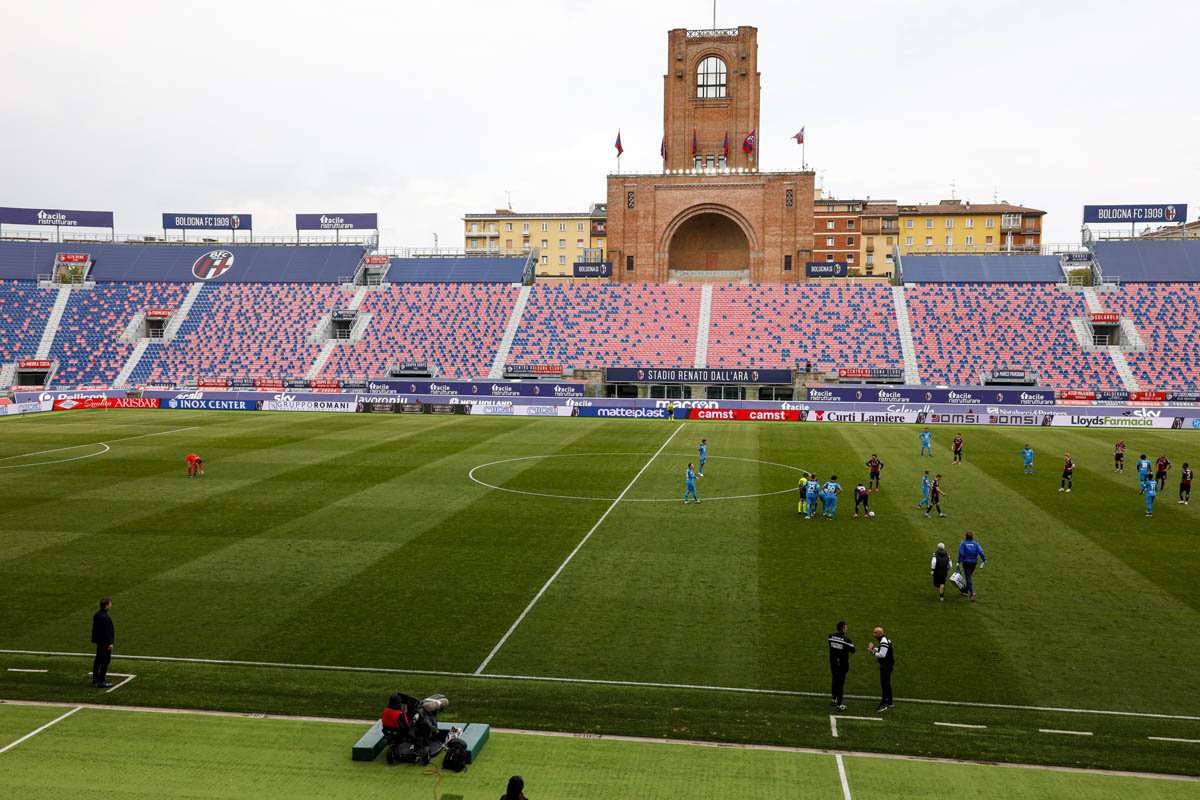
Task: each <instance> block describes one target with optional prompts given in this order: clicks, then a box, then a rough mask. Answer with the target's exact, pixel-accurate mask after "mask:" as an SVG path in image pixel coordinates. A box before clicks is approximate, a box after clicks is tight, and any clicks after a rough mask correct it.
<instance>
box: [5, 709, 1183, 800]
mask: <svg viewBox="0 0 1200 800" xmlns="http://www.w3.org/2000/svg"><path fill="white" fill-rule="evenodd" d="M66 710H67V709H63V708H53V709H47V708H37V709H30V708H24V707H14V706H3V707H0V747H2V746H4V745H5V744H7V743H8V742H9V741H11V739H12V738H14V737H15V736H16V735H23V734H24V733H27V732H28V731H29V730H32V729H33V726H34V725H36V724H44V722H45V721H48V720H49V719H53V718H54V717H57V716H59V715H60V714H62V713H63V712H64V711H66ZM32 711H38V712H42V713H41V714H40V715H33V714H31V713H30V712H32ZM43 717H46V718H47V719H45V720H43ZM22 723H23V724H25V725H28V726H30V727H29V728H28V729H27V730H20V724H22ZM360 731H361V726H355V725H351V724H345V723H331V722H315V721H300V720H280V719H247V718H228V717H211V716H195V715H190V714H158V713H139V712H133V711H114V710H101V709H91V708H87V709H84V710H82V711H79V712H77V713H75V714H73V715H72V716H70V717H68V718H67V719H64V720H63V721H61V722H59V723H58V724H56V725H54V726H52V727H50V728H48V729H46V730H45V731H43V732H41V733H39V734H37V735H36V736H34V737H33V738H31V739H28V740H26V741H25V742H22V743H21V744H19V745H17V746H16V747H15V748H14V749H12V750H10V751H9V752H8V753H5V754H2V755H0V763H2V764H3V769H4V777H5V788H6V791H8V792H9V793H11V795H12V796H18V797H22V798H28V799H29V800H34V799H35V798H41V797H45V798H59V797H62V796H64V795H70V794H72V793H75V794H78V795H81V796H89V795H90V794H91V793H93V792H94V791H95V790H96V787H98V786H100V787H104V795H105V797H114V798H131V799H132V798H158V797H164V796H172V797H193V798H205V797H213V798H227V797H254V798H264V799H266V798H276V797H277V798H293V797H331V798H339V797H347V798H349V797H354V798H375V797H390V798H395V797H401V798H408V797H412V798H417V797H419V798H428V797H432V796H433V790H434V787H435V784H436V785H437V789H438V795H439V797H441V798H442V800H456V799H457V800H483V799H484V798H487V799H488V800H491V798H494V797H496V796H497V795H498V794H500V792H501V791H502V790H503V788H504V785H505V783H506V782H507V780H508V777H509V775H512V774H514V773H519V774H521V775H522V777H524V778H525V781H526V788H527V791H528V792H529V794H530V796H531V797H541V798H573V800H601V798H611V797H655V798H689V799H690V800H703V799H704V798H713V799H714V800H717V799H722V800H723V799H724V798H729V797H742V798H748V800H756V799H757V798H761V799H762V800H768V799H770V800H774V798H781V797H788V798H797V800H805V799H806V798H833V797H840V796H841V785H840V780H839V777H838V772H837V764H836V761H835V760H834V757H833V756H831V755H827V754H819V753H800V752H787V751H771V750H747V749H729V748H713V747H694V746H686V745H679V744H654V743H643V742H631V741H616V740H604V739H587V738H583V739H581V738H563V737H547V736H534V735H527V734H517V733H496V734H493V735H492V737H491V738H490V739H489V741H488V743H487V745H486V746H485V747H484V749H483V750H482V751H481V753H480V756H479V758H478V760H477V761H476V762H475V764H473V765H471V766H470V767H469V768H468V769H467V771H466V772H464V773H452V772H443V773H442V774H441V782H440V784H438V777H437V776H434V775H422V774H421V773H422V769H421V768H420V767H414V766H395V767H389V766H387V764H386V762H385V759H384V758H382V757H380V758H377V759H376V760H375V761H374V762H354V761H351V760H350V757H349V748H350V745H351V743H353V741H354V740H355V739H356V738H357V737H358V735H359V732H360ZM98 747H99V748H100V749H101V750H102V754H103V757H96V751H97V748H98ZM438 763H440V759H438V761H436V762H435V766H436V765H437V764H438ZM845 770H846V776H847V785H848V786H849V787H850V789H851V791H852V794H853V796H854V797H855V798H858V799H859V800H870V798H906V797H914V798H916V797H929V796H930V791H931V787H942V788H943V789H944V788H947V787H954V794H955V795H956V796H962V797H969V798H1013V797H1056V798H1075V797H1078V798H1088V800H1108V798H1113V799H1114V800H1115V799H1116V798H1125V797H1135V796H1142V797H1148V796H1154V797H1162V798H1184V797H1189V798H1194V797H1200V784H1197V783H1195V782H1180V781H1169V780H1160V779H1149V778H1129V777H1120V776H1112V775H1090V774H1086V775H1085V774H1078V773H1056V772H1048V771H1045V770H1030V769H1011V768H1003V767H985V766H978V765H962V764H945V763H928V762H914V761H896V760H888V759H879V758H862V757H846V759H845Z"/></svg>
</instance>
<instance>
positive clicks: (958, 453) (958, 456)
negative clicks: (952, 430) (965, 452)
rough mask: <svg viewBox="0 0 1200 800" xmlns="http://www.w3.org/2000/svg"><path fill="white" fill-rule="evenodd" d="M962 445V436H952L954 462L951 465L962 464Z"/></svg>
mask: <svg viewBox="0 0 1200 800" xmlns="http://www.w3.org/2000/svg"><path fill="white" fill-rule="evenodd" d="M962 443H963V438H962V434H961V433H956V434H955V435H954V460H953V461H951V462H950V463H951V464H961V463H962Z"/></svg>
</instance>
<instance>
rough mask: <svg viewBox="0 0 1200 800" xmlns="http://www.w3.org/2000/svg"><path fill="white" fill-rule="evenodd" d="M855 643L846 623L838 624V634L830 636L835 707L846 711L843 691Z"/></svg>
mask: <svg viewBox="0 0 1200 800" xmlns="http://www.w3.org/2000/svg"><path fill="white" fill-rule="evenodd" d="M853 652H854V643H853V642H851V641H850V637H849V636H847V635H846V623H845V622H839V623H838V624H837V633H831V634H829V671H830V672H832V673H833V707H834V708H836V709H837V710H838V711H845V710H846V706H845V705H843V704H842V689H843V688H844V687H845V686H846V673H847V672H849V671H850V654H851V653H853Z"/></svg>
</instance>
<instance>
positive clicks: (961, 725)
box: [933, 722, 987, 728]
mask: <svg viewBox="0 0 1200 800" xmlns="http://www.w3.org/2000/svg"><path fill="white" fill-rule="evenodd" d="M933 724H934V725H941V726H943V727H946V728H986V727H987V725H968V724H966V723H965V722H935V723H933Z"/></svg>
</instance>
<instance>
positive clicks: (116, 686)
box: [43, 670, 137, 694]
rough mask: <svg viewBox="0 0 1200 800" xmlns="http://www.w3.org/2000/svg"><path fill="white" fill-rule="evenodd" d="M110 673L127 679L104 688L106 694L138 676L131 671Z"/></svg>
mask: <svg viewBox="0 0 1200 800" xmlns="http://www.w3.org/2000/svg"><path fill="white" fill-rule="evenodd" d="M44 671H45V670H43V672H44ZM85 674H87V675H91V674H92V673H90V672H88V673H85ZM108 674H109V675H112V676H113V677H115V678H124V679H125V680H123V681H119V682H117V683H116V684H114V685H112V686H110V687H109V688H107V689H105V690H104V694H108V693H109V692H115V691H116V690H117V689H120V688H121V687H122V686H124V685H125V684H127V683H129V682H130V681H131V680H133V679H134V678H136V677H137V675H131V674H130V673H128V672H110V673H108Z"/></svg>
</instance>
